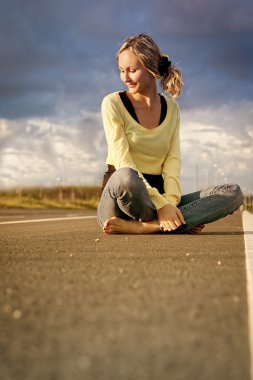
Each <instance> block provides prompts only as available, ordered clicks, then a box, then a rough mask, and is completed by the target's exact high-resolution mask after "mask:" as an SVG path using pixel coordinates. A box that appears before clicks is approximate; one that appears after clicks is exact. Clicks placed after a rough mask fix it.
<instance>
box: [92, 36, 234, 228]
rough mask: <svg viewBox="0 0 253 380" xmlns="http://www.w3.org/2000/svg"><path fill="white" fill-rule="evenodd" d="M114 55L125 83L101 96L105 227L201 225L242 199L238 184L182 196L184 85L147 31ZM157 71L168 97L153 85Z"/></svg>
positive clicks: (101, 207) (102, 219)
mask: <svg viewBox="0 0 253 380" xmlns="http://www.w3.org/2000/svg"><path fill="white" fill-rule="evenodd" d="M117 61H118V65H119V70H120V78H121V80H122V81H123V82H124V83H125V84H126V86H127V88H128V90H127V91H125V92H115V93H112V94H109V95H107V96H106V97H105V98H104V99H103V102H102V118H103V124H104V129H105V135H106V139H107V144H108V156H107V160H106V163H107V165H108V171H107V172H106V173H105V177H104V179H105V180H106V178H107V177H110V178H109V180H108V181H107V183H106V184H105V183H104V184H105V187H104V189H103V193H102V196H101V199H100V202H99V206H98V219H99V222H100V225H101V226H102V228H103V231H104V232H105V233H107V234H112V233H132V234H147V233H156V232H160V231H161V232H173V233H185V232H188V233H199V232H200V231H201V230H202V228H203V227H204V224H206V223H210V222H213V221H215V220H217V219H220V218H223V217H224V216H226V215H228V214H231V213H233V212H234V211H235V210H236V209H237V208H238V207H239V206H240V205H241V203H242V192H241V190H240V188H239V186H237V185H223V186H216V187H213V188H208V189H206V190H202V191H198V192H195V193H192V194H188V195H184V196H182V197H181V190H180V179H179V176H180V146H179V124H180V117H179V108H178V105H177V103H176V102H175V100H174V98H176V97H177V96H178V95H179V94H180V91H181V87H182V85H183V82H182V77H181V73H180V71H179V70H178V69H177V68H176V67H175V66H172V65H171V62H170V61H169V57H168V56H166V55H164V54H161V51H160V49H159V47H158V46H157V44H156V43H155V42H154V40H153V39H152V38H151V37H150V36H148V35H146V34H140V35H137V36H133V37H129V38H127V39H126V40H125V41H124V42H123V44H122V45H121V46H120V48H119V50H118V53H117ZM157 79H160V80H161V82H160V83H161V87H162V88H163V90H164V91H166V92H167V93H168V94H169V95H170V97H167V96H164V95H160V94H159V93H158V92H157V86H156V80H157ZM104 182H105V181H104Z"/></svg>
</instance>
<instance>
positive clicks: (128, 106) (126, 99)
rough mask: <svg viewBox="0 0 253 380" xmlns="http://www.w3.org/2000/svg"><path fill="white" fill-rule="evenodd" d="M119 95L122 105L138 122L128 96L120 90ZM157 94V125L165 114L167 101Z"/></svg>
mask: <svg viewBox="0 0 253 380" xmlns="http://www.w3.org/2000/svg"><path fill="white" fill-rule="evenodd" d="M119 96H120V98H121V100H122V102H123V104H124V106H125V107H126V109H127V111H128V112H129V113H130V115H131V116H132V117H133V118H134V120H135V121H137V123H139V120H138V117H137V115H136V113H135V110H134V106H133V104H132V102H131V100H130V99H129V97H128V96H127V94H126V91H122V92H120V93H119ZM159 96H160V100H161V116H160V121H159V125H160V124H162V122H163V121H164V119H165V117H166V114H167V102H166V99H165V98H164V96H162V95H160V94H159ZM139 124H140V123H139Z"/></svg>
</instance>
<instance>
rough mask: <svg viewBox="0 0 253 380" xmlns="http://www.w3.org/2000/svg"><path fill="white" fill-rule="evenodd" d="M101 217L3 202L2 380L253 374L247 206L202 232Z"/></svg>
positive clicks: (163, 379) (230, 378) (164, 379)
mask: <svg viewBox="0 0 253 380" xmlns="http://www.w3.org/2000/svg"><path fill="white" fill-rule="evenodd" d="M77 216H78V217H87V216H88V217H89V216H91V218H82V219H74V218H75V217H77ZM94 216H95V214H94V212H91V211H89V212H88V211H73V210H72V211H63V210H59V211H47V210H46V211H39V210H34V211H27V210H23V211H22V210H21V211H17V210H14V211H8V210H1V212H0V223H2V224H0V239H1V245H0V247H1V255H0V265H1V266H0V276H1V278H0V287H1V293H0V294H1V295H0V297H1V300H0V302H1V306H0V307H1V310H0V311H1V314H0V334H1V335H0V353H1V355H0V371H1V372H0V373H1V380H70V379H75V380H79V379H80V380H214V379H215V380H250V351H249V342H248V335H249V332H248V316H247V315H248V314H247V289H246V286H247V283H246V270H245V253H244V240H243V229H242V221H241V213H240V212H237V213H235V214H234V215H232V216H229V217H227V218H225V219H223V220H221V221H218V222H215V223H212V224H210V225H208V226H207V227H206V229H205V230H204V232H202V233H201V234H200V235H197V236H193V235H180V236H176V235H160V234H157V235H149V236H144V235H142V236H140V235H138V236H134V235H113V236H107V235H104V234H102V232H101V230H100V228H99V226H98V224H97V221H96V219H95V218H94ZM55 218H61V220H52V221H50V220H49V219H55ZM64 218H69V219H64ZM41 219H44V221H43V220H41ZM38 220H40V221H38ZM14 221H20V222H21V221H29V222H26V223H16V224H13V223H11V224H3V223H7V222H14Z"/></svg>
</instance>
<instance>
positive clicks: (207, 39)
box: [0, 0, 253, 118]
mask: <svg viewBox="0 0 253 380" xmlns="http://www.w3.org/2000/svg"><path fill="white" fill-rule="evenodd" d="M0 32H1V33H0V56H1V60H0V99H1V104H0V113H1V116H2V117H7V118H17V117H25V116H43V115H54V114H55V113H56V112H59V110H61V109H65V107H66V108H67V109H68V112H76V111H77V110H78V109H79V108H80V107H86V108H87V109H89V110H94V111H97V110H99V107H100V103H101V98H102V97H103V95H104V94H105V93H106V92H110V91H114V90H117V89H118V88H119V86H120V81H119V79H118V75H117V71H116V64H115V61H114V54H115V51H116V49H117V46H118V44H119V43H120V41H122V40H123V39H124V37H125V36H127V35H129V34H135V33H139V32H149V33H151V34H152V35H154V37H155V39H157V41H158V42H159V43H160V44H161V46H162V48H163V49H164V50H166V51H168V53H169V54H171V55H172V57H173V58H175V61H176V62H178V63H179V65H180V67H181V68H182V69H183V72H184V78H185V95H184V96H183V98H182V105H183V106H188V107H192V106H194V105H199V104H205V103H210V102H212V103H213V102H215V101H217V102H222V101H224V99H225V100H226V99H228V98H231V99H232V98H235V97H236V96H238V94H239V96H240V97H241V98H242V97H243V98H250V97H252V95H253V94H252V85H251V82H250V81H252V79H253V78H252V76H253V74H252V69H251V68H252V66H253V49H252V38H253V4H252V2H251V1H250V0H244V1H241V2H237V1H234V0H225V1H222V2H221V1H218V0H215V1H211V0H190V1H178V0H169V1H168V0H158V1H156V2H153V1H150V0H147V2H145V4H141V3H136V2H135V1H131V0H130V1H128V2H120V1H116V0H109V1H106V2H105V1H102V0H101V1H100V0H96V1H81V0H73V1H71V2H70V1H67V0H61V1H60V0H54V1H49V0H45V1H43V2H35V1H32V0H29V1H28V0H20V1H7V0H5V1H1V5H0Z"/></svg>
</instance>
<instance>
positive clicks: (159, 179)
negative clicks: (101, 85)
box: [119, 91, 167, 194]
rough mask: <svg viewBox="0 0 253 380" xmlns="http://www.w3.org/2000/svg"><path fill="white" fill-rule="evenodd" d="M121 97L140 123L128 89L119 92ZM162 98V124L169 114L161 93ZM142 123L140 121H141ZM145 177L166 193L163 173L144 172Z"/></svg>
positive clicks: (152, 185)
mask: <svg viewBox="0 0 253 380" xmlns="http://www.w3.org/2000/svg"><path fill="white" fill-rule="evenodd" d="M119 95H120V98H121V100H122V102H123V104H124V106H125V107H126V109H127V111H128V112H129V113H130V115H131V116H132V117H133V118H134V120H135V121H137V123H139V120H138V117H137V115H136V113H135V110H134V106H133V104H132V102H131V100H130V99H129V98H128V96H127V94H126V91H124V92H120V93H119ZM159 96H160V100H161V116H160V121H159V125H160V124H162V122H163V121H164V119H165V117H166V115H167V102H166V99H165V98H164V96H162V95H160V94H159ZM139 124H140V123H139ZM142 175H143V177H144V178H145V179H146V180H147V181H148V183H149V184H150V186H151V187H156V188H157V190H158V191H159V193H160V194H163V193H164V187H163V177H162V175H154V174H146V173H142Z"/></svg>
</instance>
